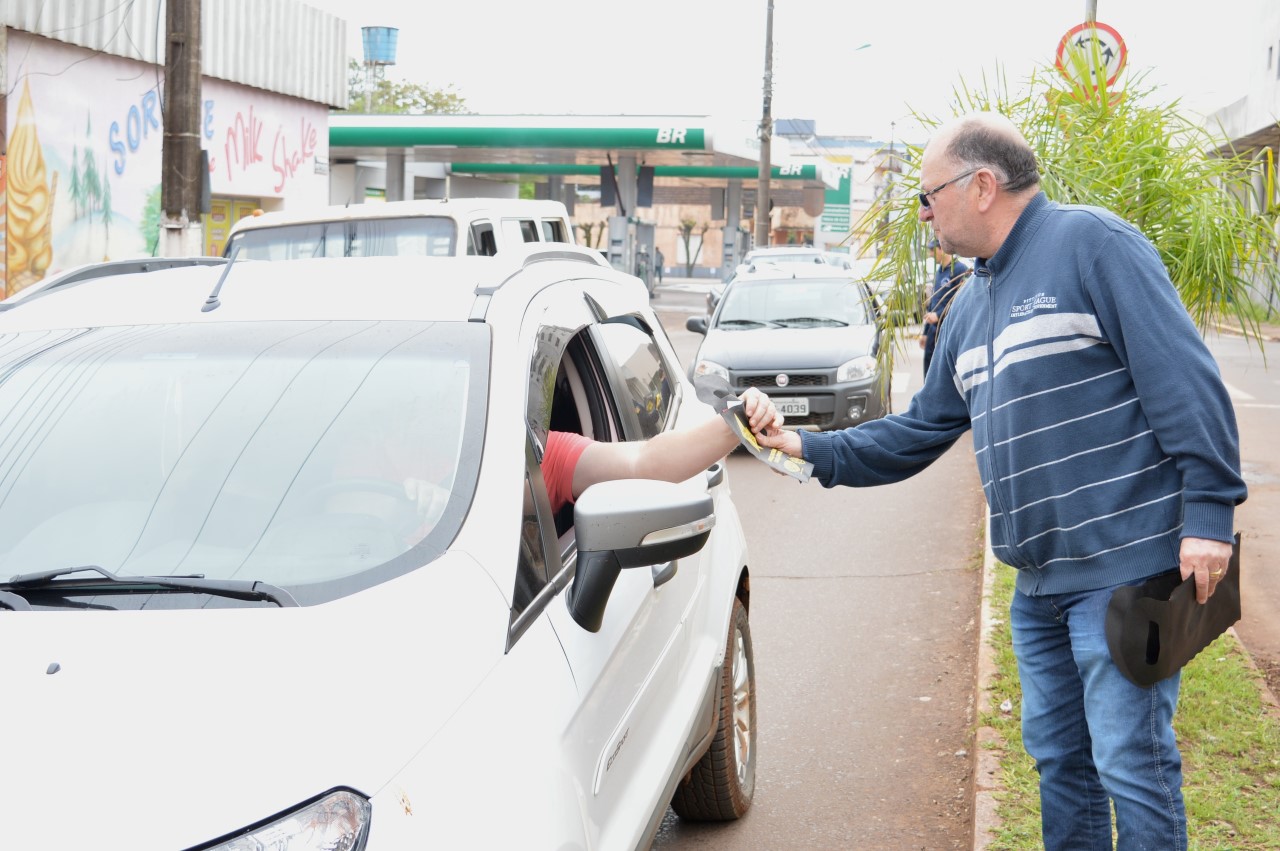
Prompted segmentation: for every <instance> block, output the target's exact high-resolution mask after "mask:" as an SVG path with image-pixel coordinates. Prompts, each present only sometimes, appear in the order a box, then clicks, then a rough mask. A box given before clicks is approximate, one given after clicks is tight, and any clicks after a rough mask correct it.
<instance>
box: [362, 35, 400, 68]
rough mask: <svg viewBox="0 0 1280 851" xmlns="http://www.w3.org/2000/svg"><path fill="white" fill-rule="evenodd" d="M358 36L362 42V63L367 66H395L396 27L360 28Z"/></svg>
mask: <svg viewBox="0 0 1280 851" xmlns="http://www.w3.org/2000/svg"><path fill="white" fill-rule="evenodd" d="M360 35H361V38H362V39H363V41H364V61H365V63H366V64H368V65H394V64H396V38H397V37H398V36H399V35H400V30H399V29H397V28H396V27H361V28H360Z"/></svg>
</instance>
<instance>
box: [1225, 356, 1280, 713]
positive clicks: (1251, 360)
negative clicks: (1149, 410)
mask: <svg viewBox="0 0 1280 851" xmlns="http://www.w3.org/2000/svg"><path fill="white" fill-rule="evenodd" d="M1271 337H1272V339H1270V341H1269V342H1266V343H1264V346H1265V349H1264V350H1263V351H1260V350H1259V348H1258V346H1257V344H1256V343H1253V344H1250V343H1246V342H1245V341H1244V340H1243V339H1241V338H1240V337H1237V336H1231V335H1226V334H1223V335H1211V336H1210V337H1209V338H1208V340H1207V342H1208V344H1209V349H1210V351H1212V352H1213V355H1214V357H1215V358H1216V359H1217V361H1218V366H1219V368H1220V369H1221V370H1222V377H1223V381H1225V382H1226V385H1227V391H1228V392H1229V393H1230V394H1231V401H1232V403H1233V404H1234V406H1235V410H1236V422H1237V424H1238V425H1239V428H1240V466H1241V470H1242V472H1243V474H1244V479H1245V483H1246V484H1247V485H1248V487H1249V498H1248V499H1247V500H1246V501H1245V503H1244V504H1243V505H1241V506H1240V507H1239V508H1238V509H1236V529H1237V531H1239V532H1240V536H1241V561H1242V566H1241V571H1240V608H1241V611H1242V612H1243V617H1242V618H1241V619H1240V622H1239V623H1238V624H1236V634H1237V635H1238V636H1239V637H1240V640H1241V641H1242V642H1243V643H1244V645H1245V647H1247V648H1248V649H1249V652H1250V654H1251V655H1252V657H1253V660H1254V662H1255V663H1257V665H1258V667H1259V668H1260V669H1261V670H1262V671H1263V673H1264V675H1265V676H1266V679H1267V682H1268V683H1269V684H1270V687H1271V691H1272V693H1273V695H1277V694H1280V619H1277V618H1276V612H1280V569H1277V568H1278V567H1280V534H1278V533H1277V524H1276V518H1277V517H1280V452H1278V451H1277V443H1276V440H1277V437H1280V367H1278V366H1277V364H1276V359H1277V357H1280V335H1277V334H1276V333H1275V332H1274V331H1272V332H1271ZM1264 351H1265V353H1266V357H1265V358H1264V356H1263V352H1264ZM1268 359H1269V360H1270V367H1269V368H1268V363H1267V361H1268Z"/></svg>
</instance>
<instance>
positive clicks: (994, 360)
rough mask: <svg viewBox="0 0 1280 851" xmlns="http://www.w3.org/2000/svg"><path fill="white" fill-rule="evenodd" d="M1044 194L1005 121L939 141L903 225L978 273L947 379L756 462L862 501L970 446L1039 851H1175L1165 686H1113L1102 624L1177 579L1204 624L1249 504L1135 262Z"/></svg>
mask: <svg viewBox="0 0 1280 851" xmlns="http://www.w3.org/2000/svg"><path fill="white" fill-rule="evenodd" d="M1039 182H1040V179H1039V175H1038V173H1037V165H1036V159H1035V153H1034V152H1033V151H1032V149H1031V146H1030V145H1029V144H1028V143H1027V141H1026V139H1024V138H1023V136H1022V134H1021V133H1020V132H1019V131H1018V129H1017V128H1016V127H1015V126H1014V125H1013V123H1012V122H1010V121H1009V120H1008V119H1007V118H1005V117H1004V116H1001V115H999V114H996V113H976V114H972V115H967V116H962V117H960V118H958V119H955V120H953V121H951V122H949V123H947V124H945V125H943V126H942V127H941V128H940V129H939V130H938V132H937V134H936V135H935V136H934V137H933V139H932V140H930V141H929V143H928V144H927V145H926V147H925V150H924V154H923V157H922V158H921V162H920V186H921V187H922V191H921V192H920V195H919V198H920V213H919V215H920V219H921V221H922V222H926V223H929V224H931V225H932V226H933V231H934V234H935V236H936V237H937V239H938V243H939V245H940V246H941V247H942V248H943V249H944V250H945V251H946V252H947V253H948V254H960V255H962V256H965V257H974V258H976V260H975V268H974V273H973V280H972V282H971V283H970V284H969V285H967V286H965V287H964V288H962V289H961V290H960V291H959V293H958V294H957V295H956V296H955V298H954V300H953V301H952V303H951V308H950V313H949V315H948V318H947V333H946V335H945V336H942V337H940V338H939V339H938V344H937V345H938V348H937V351H936V352H935V355H936V359H935V360H936V363H937V365H938V366H939V368H940V369H943V370H945V373H946V374H945V376H935V377H934V378H932V379H930V380H928V381H926V382H925V384H924V387H923V388H922V389H921V390H920V391H919V392H918V393H916V394H915V396H914V397H913V399H912V400H911V404H910V407H909V408H908V409H907V411H906V412H905V413H902V414H891V415H889V416H886V417H884V418H882V419H878V420H874V421H871V422H868V423H865V424H862V425H859V426H857V427H855V428H849V429H844V430H843V431H833V432H822V433H810V432H801V433H796V432H792V431H776V432H774V431H771V432H769V433H768V434H765V435H762V436H761V437H760V443H761V444H762V445H765V446H770V447H773V448H776V449H781V450H783V451H785V452H788V453H789V454H791V455H798V456H801V457H803V458H804V459H806V460H808V461H811V462H812V463H813V465H814V466H813V474H814V476H815V477H816V478H817V479H818V480H819V481H820V482H821V483H822V484H823V485H825V486H827V487H832V486H835V485H852V486H868V485H878V484H886V483H889V482H894V481H899V480H901V479H905V478H907V477H908V476H912V475H914V474H916V473H918V472H920V471H921V470H923V469H924V468H925V467H927V466H928V465H929V464H930V463H932V462H933V461H934V460H935V459H936V458H938V456H940V455H941V454H942V453H943V452H945V451H946V450H947V449H948V448H949V447H950V446H951V445H952V444H953V443H954V442H955V441H956V440H957V439H958V438H959V437H960V436H961V435H962V434H964V433H965V432H966V431H969V430H970V429H972V431H973V444H974V450H975V458H976V461H977V463H978V469H979V472H980V474H981V480H982V485H983V489H984V491H985V493H986V497H987V504H988V506H989V508H990V540H989V544H990V546H991V548H992V550H993V551H994V553H995V555H996V557H997V558H999V559H1000V560H1001V561H1003V562H1004V563H1006V564H1009V565H1011V566H1013V567H1015V568H1017V571H1018V576H1017V583H1016V589H1017V590H1016V592H1015V593H1014V595H1013V601H1012V604H1011V606H1010V619H1009V624H1010V627H1011V630H1012V634H1013V649H1014V654H1015V656H1016V657H1017V662H1018V674H1019V680H1020V683H1021V686H1022V701H1021V708H1022V736H1023V743H1024V745H1025V747H1026V749H1027V752H1028V753H1029V754H1030V755H1031V756H1032V758H1033V759H1034V760H1035V764H1036V769H1037V771H1038V772H1039V775H1040V812H1041V830H1042V836H1043V840H1044V847H1045V848H1046V849H1047V851H1065V849H1099V851H1100V850H1101V849H1107V851H1110V849H1111V847H1112V844H1111V843H1112V819H1111V807H1112V805H1114V807H1115V830H1116V836H1117V843H1118V847H1119V848H1120V849H1122V851H1131V849H1140V848H1149V849H1162V851H1168V849H1186V847H1187V819H1186V808H1185V806H1184V803H1183V797H1182V760H1181V757H1180V755H1179V753H1178V746H1177V741H1176V737H1175V735H1174V729H1173V715H1174V710H1175V707H1176V706H1177V700H1178V686H1179V681H1180V675H1179V674H1176V673H1175V674H1174V675H1172V676H1170V677H1169V678H1167V679H1165V680H1162V681H1161V682H1158V683H1156V684H1155V685H1153V686H1151V687H1148V688H1143V687H1141V686H1138V685H1135V684H1134V683H1132V682H1130V681H1129V680H1128V679H1127V678H1126V677H1125V676H1124V675H1123V674H1122V673H1121V672H1120V669H1119V668H1118V667H1117V666H1116V664H1115V662H1114V661H1113V660H1112V657H1111V654H1110V652H1109V650H1108V646H1107V641H1106V634H1105V628H1104V624H1105V619H1106V612H1107V604H1108V603H1109V602H1110V599H1111V595H1112V593H1113V592H1114V591H1115V590H1116V589H1117V588H1119V587H1122V586H1126V585H1139V584H1141V583H1143V582H1144V581H1146V580H1147V579H1149V578H1151V577H1153V576H1156V575H1160V574H1164V573H1172V572H1173V571H1178V572H1179V573H1180V575H1181V578H1182V579H1184V580H1186V579H1192V578H1193V581H1194V584H1195V589H1196V599H1197V600H1198V601H1199V602H1200V603H1204V602H1206V601H1207V600H1208V599H1209V597H1210V596H1211V595H1212V594H1213V593H1214V589H1215V588H1216V586H1217V583H1218V581H1219V580H1220V579H1221V578H1222V576H1223V575H1224V574H1225V572H1226V570H1227V565H1228V560H1229V558H1230V556H1231V540H1232V533H1233V523H1234V511H1235V506H1236V505H1238V504H1239V503H1240V502H1242V501H1243V500H1244V499H1245V495H1246V489H1245V484H1244V481H1243V479H1242V478H1241V476H1240V451H1239V437H1238V434H1237V430H1236V422H1235V414H1234V411H1233V409H1232V405H1231V400H1230V398H1229V397H1228V395H1227V391H1226V388H1225V387H1224V385H1223V383H1222V378H1221V375H1220V374H1219V372H1218V367H1217V364H1215V363H1214V360H1213V357H1212V355H1211V354H1210V353H1209V350H1208V349H1207V348H1206V346H1205V344H1204V341H1203V340H1202V339H1201V337H1200V334H1199V333H1198V332H1197V330H1196V327H1195V325H1194V324H1193V323H1192V321H1191V318H1190V317H1189V316H1188V314H1187V311H1186V308H1185V307H1184V306H1183V304H1182V302H1181V301H1180V300H1179V298H1178V294H1177V291H1176V290H1175V289H1174V287H1173V284H1172V283H1171V282H1170V280H1169V275H1168V273H1167V272H1166V270H1165V268H1164V265H1163V263H1162V262H1161V261H1160V256H1159V254H1158V253H1157V252H1156V250H1155V248H1154V247H1153V246H1152V244H1151V243H1150V242H1149V241H1148V240H1147V239H1146V237H1144V236H1143V235H1142V233H1141V232H1139V231H1138V230H1137V228H1135V227H1133V226H1132V225H1130V224H1128V223H1127V222H1124V221H1122V220H1121V219H1120V218H1118V217H1117V216H1115V215H1113V214H1112V213H1110V212H1108V211H1106V210H1102V209H1099V208H1097V207H1085V206H1073V205H1064V204H1057V203H1054V202H1052V201H1050V200H1049V199H1048V198H1047V197H1046V196H1045V194H1044V193H1043V192H1041V191H1040V187H1039ZM1170 364H1177V368H1176V369H1171V368H1170ZM944 379H945V380H944Z"/></svg>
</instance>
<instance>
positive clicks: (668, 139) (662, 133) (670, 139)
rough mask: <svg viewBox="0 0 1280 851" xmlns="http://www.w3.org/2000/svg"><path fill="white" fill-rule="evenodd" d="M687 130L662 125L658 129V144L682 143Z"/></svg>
mask: <svg viewBox="0 0 1280 851" xmlns="http://www.w3.org/2000/svg"><path fill="white" fill-rule="evenodd" d="M688 132H689V131H688V130H686V129H685V128H683V127H663V128H661V129H659V130H658V144H659V145H683V144H684V143H685V136H686V135H687V134H688Z"/></svg>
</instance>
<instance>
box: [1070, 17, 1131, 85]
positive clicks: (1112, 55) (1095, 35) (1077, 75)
mask: <svg viewBox="0 0 1280 851" xmlns="http://www.w3.org/2000/svg"><path fill="white" fill-rule="evenodd" d="M1128 60H1129V50H1128V48H1127V47H1125V44H1124V39H1123V38H1121V37H1120V33H1118V32H1116V30H1115V28H1114V27H1110V26H1108V25H1106V24H1102V23H1097V22H1093V23H1090V22H1088V21H1086V22H1085V23H1083V24H1077V25H1076V26H1074V27H1072V28H1071V29H1069V30H1067V34H1066V35H1064V36H1063V37H1062V41H1060V42H1059V43H1058V59H1057V63H1056V65H1057V68H1058V70H1059V71H1060V72H1061V73H1062V76H1064V77H1066V78H1067V80H1068V81H1069V82H1070V83H1071V84H1072V85H1074V86H1075V87H1076V88H1077V89H1078V90H1080V91H1083V92H1084V93H1085V94H1086V95H1088V94H1092V93H1093V92H1095V91H1097V90H1098V88H1099V85H1100V81H1101V80H1103V79H1105V80H1106V85H1107V88H1110V87H1111V86H1113V85H1115V82H1116V80H1117V79H1118V78H1119V76H1120V72H1121V71H1123V70H1124V66H1125V63H1126V62H1128Z"/></svg>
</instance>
